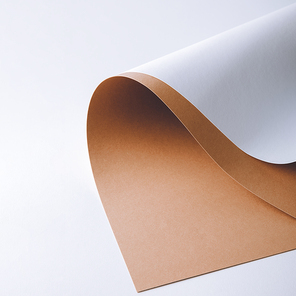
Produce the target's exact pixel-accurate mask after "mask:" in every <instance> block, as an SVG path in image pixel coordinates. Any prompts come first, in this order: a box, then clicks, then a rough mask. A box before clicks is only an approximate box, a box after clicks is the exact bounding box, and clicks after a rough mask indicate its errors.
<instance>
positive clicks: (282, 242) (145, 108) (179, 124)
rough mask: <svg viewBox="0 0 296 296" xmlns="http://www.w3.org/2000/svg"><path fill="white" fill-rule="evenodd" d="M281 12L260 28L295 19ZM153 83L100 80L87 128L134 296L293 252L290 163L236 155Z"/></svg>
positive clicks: (178, 99)
mask: <svg viewBox="0 0 296 296" xmlns="http://www.w3.org/2000/svg"><path fill="white" fill-rule="evenodd" d="M283 11H284V12H280V13H275V14H273V15H272V16H271V17H268V20H270V22H271V23H273V22H276V23H277V24H278V23H280V21H281V19H282V16H283V17H285V19H287V18H286V15H285V13H286V12H285V11H287V13H290V11H292V13H293V14H294V17H295V6H291V7H290V8H288V9H286V10H283ZM292 13H290V14H291V15H292ZM291 19H296V18H293V17H291ZM294 23H295V21H294ZM259 27H260V26H259ZM252 30H253V29H252ZM266 30H267V29H266ZM224 36H227V35H224ZM250 36H251V35H250ZM252 36H253V35H252ZM254 36H255V35H254ZM214 38H216V39H217V38H218V39H219V38H220V39H225V38H226V37H225V38H224V37H223V38H222V37H214ZM246 38H247V37H246ZM263 39H264V38H263ZM251 41H252V40H251V39H250V37H248V39H247V40H246V42H250V47H252V42H251ZM219 42H220V41H219ZM264 42H265V41H264ZM272 42H273V41H272ZM292 45H293V46H295V42H294V43H293V44H292ZM209 46H211V44H210V45H209ZM231 46H232V45H231ZM260 46H261V45H260ZM262 46H263V45H262ZM285 46H287V45H285ZM232 48H234V46H232ZM291 52H293V51H292V50H291ZM295 52H296V51H295ZM295 52H294V59H295ZM209 54H211V53H209ZM275 54H276V53H275ZM185 55H186V53H185ZM197 56H198V54H197ZM248 56H249V53H246V57H248ZM197 58H198V57H197ZM230 58H231V57H230ZM241 58H242V59H244V56H242V57H241ZM246 63H248V61H246ZM147 69H148V68H147ZM201 70H202V69H201ZM197 71H198V69H197ZM219 71H220V70H219ZM262 71H263V72H262V73H264V71H265V70H264V69H262ZM168 72H171V70H169V71H168ZM189 72H190V71H189V70H188V75H192V74H190V73H189ZM262 73H257V74H256V73H254V75H259V76H260V75H263V74H262ZM156 76H157V75H155V77H153V76H152V75H151V73H150V72H149V71H148V70H147V71H146V70H145V71H142V72H141V71H133V72H127V73H124V74H121V75H119V76H116V77H112V78H109V79H107V80H105V81H104V82H102V83H101V84H100V85H99V86H98V88H97V89H96V91H95V93H94V95H93V97H92V100H91V103H90V107H89V113H88V122H87V132H88V145H89V154H90V160H91V165H92V169H93V174H94V177H95V181H96V184H97V187H98V191H99V194H100V197H101V200H102V203H103V205H104V208H105V211H106V213H107V216H108V219H109V221H110V224H111V226H112V229H113V232H114V234H115V237H116V239H117V242H118V244H119V247H120V249H121V252H122V254H123V257H124V259H125V262H126V264H127V266H128V269H129V272H130V274H131V277H132V279H133V282H134V284H135V287H136V289H137V291H143V290H146V289H150V288H154V287H157V286H160V285H164V284H168V283H172V282H174V281H179V280H182V279H186V278H190V277H193V276H197V275H201V274H205V273H208V272H212V271H216V270H219V269H222V268H226V267H230V266H234V265H237V264H241V263H245V262H248V261H252V260H256V259H259V258H263V257H267V256H271V255H274V254H278V253H281V252H285V251H289V250H292V249H295V248H296V219H295V217H296V197H295V195H296V164H295V162H293V161H290V163H287V162H285V163H282V164H281V163H277V164H275V163H270V162H267V161H263V160H260V158H259V157H256V158H255V157H253V156H251V155H252V153H249V152H248V151H244V149H243V148H241V149H240V148H238V147H237V145H238V144H237V143H234V142H235V141H233V140H230V139H229V137H226V136H225V134H224V133H222V131H221V130H220V127H217V126H216V125H214V124H213V123H212V122H213V120H212V119H211V120H209V118H207V117H206V116H204V115H203V113H202V112H200V110H199V109H198V108H197V107H196V106H194V105H193V103H191V102H189V101H188V98H187V97H186V98H185V97H184V96H183V95H181V94H180V92H179V91H177V90H176V89H175V87H174V85H173V83H172V84H170V85H168V84H167V82H165V79H163V80H160V79H158V78H159V77H158V78H156ZM174 79H175V78H174ZM179 79H180V80H182V79H183V80H184V81H185V80H186V77H185V78H184V75H182V77H181V76H180V78H179ZM209 79H210V78H209ZM179 82H180V81H179ZM209 83H210V82H209ZM270 83H271V82H270ZM243 85H244V84H243V83H242V87H243ZM210 87H215V84H214V85H212V84H211V86H210ZM262 87H264V85H263V86H262ZM260 91H261V90H260ZM289 93H291V91H289ZM196 95H197V96H198V95H199V94H198V93H197V94H196ZM295 95H296V94H295V93H294V94H293V96H294V100H295ZM221 96H222V94H221ZM226 99H227V96H226ZM226 99H225V100H226ZM262 116H264V115H262ZM211 121H212V122H211ZM233 124H234V125H235V123H233ZM250 124H251V123H250ZM221 129H222V130H223V128H221ZM291 133H292V135H293V129H292V132H291ZM294 136H295V135H294ZM230 138H231V137H230ZM261 150H262V149H261ZM258 151H259V150H258ZM260 153H261V152H260ZM250 154H251V155H250ZM294 161H295V160H294Z"/></svg>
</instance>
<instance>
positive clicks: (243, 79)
mask: <svg viewBox="0 0 296 296" xmlns="http://www.w3.org/2000/svg"><path fill="white" fill-rule="evenodd" d="M295 52H296V4H294V5H290V6H288V7H286V8H283V9H281V10H279V11H277V12H274V13H272V14H269V15H267V16H264V17H262V18H259V19H257V20H254V21H252V22H249V23H247V24H244V25H242V26H239V27H237V28H234V29H232V30H230V31H227V32H225V33H222V34H220V35H217V36H214V37H212V38H210V39H207V40H205V41H203V42H200V43H197V44H195V45H192V46H190V47H188V48H185V49H183V50H180V51H178V52H175V53H172V54H170V55H167V56H165V57H163V58H160V59H158V60H155V61H152V62H150V63H148V64H145V65H142V66H140V67H137V68H135V69H132V70H131V71H134V72H140V73H145V74H148V75H151V76H153V77H156V78H158V79H160V80H162V81H164V82H165V83H167V84H168V85H170V86H171V87H172V88H174V89H175V90H176V91H178V92H179V93H180V94H182V95H183V96H184V97H185V98H186V99H187V100H189V101H190V102H191V103H192V104H193V105H194V106H195V107H196V108H197V109H198V110H199V111H201V112H202V113H203V114H204V115H205V116H206V117H207V118H208V119H209V120H210V121H211V122H212V123H214V124H215V125H216V126H217V127H218V128H219V129H220V130H221V131H222V133H224V134H225V135H226V136H227V137H228V138H229V139H230V140H231V141H232V142H233V143H234V144H236V145H237V146H238V147H239V148H241V149H242V150H243V151H244V152H246V153H248V154H250V155H252V156H253V157H256V158H258V159H261V160H264V161H267V162H272V163H290V162H294V161H295V160H296V137H295V132H296V116H295V112H296V100H295V93H296V57H295Z"/></svg>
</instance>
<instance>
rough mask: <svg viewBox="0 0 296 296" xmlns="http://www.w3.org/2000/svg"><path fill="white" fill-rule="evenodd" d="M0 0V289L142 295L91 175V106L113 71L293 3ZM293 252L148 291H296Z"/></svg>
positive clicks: (25, 292)
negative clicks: (88, 123)
mask: <svg viewBox="0 0 296 296" xmlns="http://www.w3.org/2000/svg"><path fill="white" fill-rule="evenodd" d="M293 2H294V1H288V0H272V1H271V0H240V1H235V0H223V1H222V0H220V1H218V0H216V1H215V0H198V1H188V0H183V1H173V0H165V1H159V0H158V1H156V0H150V1H135V0H130V1H119V0H115V1H114V0H113V1H110V0H109V1H101V0H98V1H91V0H85V1H73V0H72V1H70V0H59V1H57V0H51V1H49V0H43V1H37V0H27V1H20V0H19V1H17V0H11V1H1V3H0V38H1V46H0V81H1V83H0V86H1V87H0V295H3V296H4V295H9V296H10V295H103V296H105V295H107V296H109V295H110V296H111V295H112V296H116V295H137V293H136V291H135V288H134V286H133V283H132V280H131V278H130V276H129V273H128V271H127V268H126V266H125V263H124V260H123V258H122V256H121V254H120V251H119V248H118V246H117V244H116V241H115V238H114V236H113V233H112V230H111V228H110V226H109V223H108V220H107V218H106V215H105V213H104V210H103V207H102V205H101V202H100V199H99V195H98V193H97V191H96V187H95V183H94V180H93V177H92V173H91V168H90V163H89V159H88V152H87V142H86V116H87V108H88V103H89V101H90V98H91V95H92V93H93V91H94V90H95V88H96V86H97V85H98V84H99V83H100V82H101V81H102V80H103V79H105V78H107V77H109V76H111V75H116V74H118V73H121V72H123V71H126V70H128V69H131V68H133V67H136V66H138V65H140V64H143V63H145V62H148V61H150V60H152V59H155V58H158V57H161V56H163V55H165V54H168V53H171V52H173V51H175V50H178V49H181V48H183V47H185V46H188V45H191V44H193V43H195V42H198V41H201V40H203V39H205V38H208V37H211V36H213V35H215V34H218V33H220V32H223V31H225V30H228V29H231V28H233V27H235V26H237V25H240V24H242V23H244V22H247V21H250V20H252V19H255V18H257V17H260V16H262V15H264V14H267V13H269V12H272V11H275V10H277V9H279V8H281V7H283V6H286V5H288V4H291V3H293ZM295 274H296V251H292V252H288V253H285V254H281V255H277V256H273V257H270V258H266V259H263V260H259V261H255V262H252V263H248V264H244V265H240V266H237V267H234V268H228V269H225V270H222V271H219V272H214V273H211V274H207V275H204V276H200V277H196V278H192V279H189V280H185V281H181V282H178V283H175V284H171V285H167V286H164V287H161V288H157V289H153V290H150V291H146V292H143V293H142V295H147V296H148V295H149V296H150V295H151V296H152V295H153V296H156V295H207V296H210V295H225V296H226V295H227V296H232V295H295V293H296V281H295Z"/></svg>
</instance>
